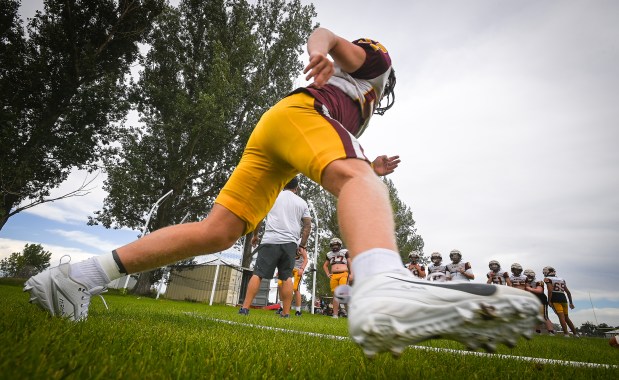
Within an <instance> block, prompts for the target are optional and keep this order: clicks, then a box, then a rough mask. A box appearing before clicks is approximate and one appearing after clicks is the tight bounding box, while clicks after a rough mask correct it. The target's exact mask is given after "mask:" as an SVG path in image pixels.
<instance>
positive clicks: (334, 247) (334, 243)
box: [329, 237, 342, 252]
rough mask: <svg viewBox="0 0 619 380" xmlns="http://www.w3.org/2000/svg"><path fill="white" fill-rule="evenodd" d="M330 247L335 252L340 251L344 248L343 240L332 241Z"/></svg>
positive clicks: (335, 239)
mask: <svg viewBox="0 0 619 380" xmlns="http://www.w3.org/2000/svg"><path fill="white" fill-rule="evenodd" d="M329 247H331V250H332V251H333V252H337V251H339V250H340V248H342V240H340V239H339V238H336V237H335V238H333V239H331V241H329Z"/></svg>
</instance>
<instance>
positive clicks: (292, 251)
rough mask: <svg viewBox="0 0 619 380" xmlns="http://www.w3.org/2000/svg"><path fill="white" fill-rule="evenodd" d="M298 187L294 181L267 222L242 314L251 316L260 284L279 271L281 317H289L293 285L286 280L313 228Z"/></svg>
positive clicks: (297, 182)
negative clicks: (250, 310) (250, 309)
mask: <svg viewBox="0 0 619 380" xmlns="http://www.w3.org/2000/svg"><path fill="white" fill-rule="evenodd" d="M298 187H299V179H298V178H297V177H294V178H293V179H292V180H291V181H290V182H289V183H288V184H287V185H286V186H285V187H284V190H283V191H282V192H281V193H280V194H279V195H278V196H277V200H276V201H275V204H274V205H273V208H271V211H269V214H268V215H267V217H266V219H265V220H264V223H265V229H264V235H263V236H262V241H261V243H260V245H259V246H258V258H257V259H256V265H255V266H254V274H253V275H252V277H251V279H250V280H249V284H248V285H247V292H246V294H245V300H244V301H243V306H242V307H241V309H240V310H239V314H243V315H248V314H249V306H250V305H251V303H252V301H253V300H254V297H255V296H256V294H257V293H258V289H259V288H260V282H261V281H262V279H263V278H268V279H271V278H273V274H274V273H275V269H277V273H278V275H277V277H278V278H279V279H280V280H282V294H281V299H282V303H283V311H282V313H281V316H282V317H288V316H289V315H290V305H291V303H292V282H291V281H287V280H288V278H290V277H291V276H292V270H293V268H294V262H295V256H296V255H297V250H303V251H305V246H306V244H307V239H308V238H309V234H310V231H311V228H312V218H311V217H310V212H309V207H308V206H307V202H305V201H304V200H303V199H301V197H299V196H298V195H297V194H296V192H297V189H298ZM258 230H259V228H256V230H255V231H254V237H253V239H252V243H254V244H255V243H256V242H257V231H258Z"/></svg>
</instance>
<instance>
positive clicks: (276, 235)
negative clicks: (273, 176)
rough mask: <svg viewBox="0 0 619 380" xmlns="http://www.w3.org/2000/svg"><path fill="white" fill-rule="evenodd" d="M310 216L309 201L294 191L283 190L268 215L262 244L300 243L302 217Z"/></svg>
mask: <svg viewBox="0 0 619 380" xmlns="http://www.w3.org/2000/svg"><path fill="white" fill-rule="evenodd" d="M309 217H310V211H309V207H308V206H307V202H305V201H304V200H303V199H302V198H301V197H299V196H298V195H296V194H295V193H293V192H292V191H290V190H283V191H282V192H281V193H279V195H278V196H277V199H276V200H275V204H273V208H271V211H269V214H268V215H267V217H266V224H265V229H264V235H263V236H262V244H285V243H296V244H299V241H300V240H301V226H302V225H303V224H302V222H301V219H303V218H309Z"/></svg>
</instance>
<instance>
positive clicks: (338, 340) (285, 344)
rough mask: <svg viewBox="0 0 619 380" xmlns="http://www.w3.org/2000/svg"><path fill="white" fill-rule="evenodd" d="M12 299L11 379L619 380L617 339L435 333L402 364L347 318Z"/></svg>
mask: <svg viewBox="0 0 619 380" xmlns="http://www.w3.org/2000/svg"><path fill="white" fill-rule="evenodd" d="M0 300H1V302H2V308H1V314H0V379H120V378H122V379H149V380H150V379H203V378H204V379H237V378H243V379H334V378H341V379H357V380H359V379H413V378H419V379H434V378H436V379H453V378H466V379H499V378H500V379H516V378H519V379H523V378H524V379H613V378H618V377H619V350H618V349H614V348H612V347H610V346H609V345H608V343H607V340H606V339H595V338H581V339H564V338H562V337H549V336H539V337H537V336H536V337H534V338H533V339H532V340H530V341H526V340H524V339H521V340H520V342H519V344H518V346H517V347H516V348H514V349H508V348H506V347H504V346H502V347H500V348H499V350H498V352H497V355H483V356H476V355H470V353H469V352H467V351H464V347H463V346H462V345H461V344H458V343H455V342H451V341H446V340H434V341H430V342H427V343H426V344H424V345H422V346H419V347H411V348H408V349H407V350H406V351H405V352H404V353H403V354H402V356H401V357H400V358H399V359H394V358H392V357H391V355H389V354H383V355H379V356H378V357H377V358H376V359H373V360H368V359H366V358H365V357H364V356H363V354H362V352H361V350H360V349H359V348H358V347H357V346H356V345H355V344H354V343H352V342H351V341H350V340H349V339H348V338H347V325H346V322H347V321H346V319H339V320H334V319H331V318H328V317H324V316H319V315H309V314H304V315H303V316H302V317H293V318H290V319H282V318H278V317H276V316H275V314H274V312H273V311H266V310H252V311H251V313H250V316H249V317H243V316H240V315H238V314H237V308H234V307H230V306H208V305H205V304H199V303H189V302H177V301H168V300H162V299H160V300H154V299H150V298H138V297H135V296H128V295H120V294H109V295H107V296H106V300H107V303H108V305H109V310H106V309H105V307H104V306H103V303H102V301H101V299H100V298H98V297H96V298H94V299H93V302H92V304H91V308H90V316H89V319H88V320H87V321H85V322H81V323H71V322H68V321H64V320H60V319H58V318H51V317H49V316H48V315H47V314H46V313H43V312H42V311H40V310H39V309H38V308H37V307H36V306H34V305H31V304H29V303H28V302H27V300H28V296H27V294H26V293H23V292H22V291H21V282H19V283H17V284H16V283H13V284H10V283H8V282H6V281H3V282H0ZM278 329H281V330H278ZM310 333H314V334H310ZM467 353H468V354H469V355H467ZM523 358H525V359H523ZM526 358H541V359H551V360H553V361H551V362H546V363H544V362H541V361H531V360H532V359H526ZM566 361H569V362H572V363H568V362H566ZM586 363H591V364H604V365H606V366H602V367H593V366H591V365H588V364H586Z"/></svg>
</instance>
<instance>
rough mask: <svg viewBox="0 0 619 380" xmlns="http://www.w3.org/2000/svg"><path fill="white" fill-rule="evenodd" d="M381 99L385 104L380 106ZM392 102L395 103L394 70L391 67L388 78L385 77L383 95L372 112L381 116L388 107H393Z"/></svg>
mask: <svg viewBox="0 0 619 380" xmlns="http://www.w3.org/2000/svg"><path fill="white" fill-rule="evenodd" d="M383 101H385V102H386V103H387V104H385V105H384V106H383V107H381V104H383ZM393 103H395V70H394V69H393V67H392V68H391V73H389V78H388V79H387V84H386V85H385V90H384V91H383V97H382V98H381V99H380V101H379V102H378V107H376V109H375V110H374V113H375V114H377V115H381V116H382V115H383V114H384V113H385V112H387V110H388V109H389V108H391V107H393Z"/></svg>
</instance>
